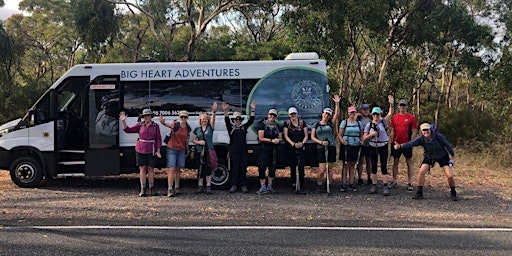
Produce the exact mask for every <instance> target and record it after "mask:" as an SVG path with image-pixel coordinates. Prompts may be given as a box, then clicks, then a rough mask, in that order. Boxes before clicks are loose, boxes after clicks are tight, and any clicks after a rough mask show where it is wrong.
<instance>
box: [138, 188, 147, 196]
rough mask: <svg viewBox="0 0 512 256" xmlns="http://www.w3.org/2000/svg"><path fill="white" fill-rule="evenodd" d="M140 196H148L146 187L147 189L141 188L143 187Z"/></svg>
mask: <svg viewBox="0 0 512 256" xmlns="http://www.w3.org/2000/svg"><path fill="white" fill-rule="evenodd" d="M139 196H140V197H145V196H146V189H145V188H141V189H140V193H139Z"/></svg>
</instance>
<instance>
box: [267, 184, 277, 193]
mask: <svg viewBox="0 0 512 256" xmlns="http://www.w3.org/2000/svg"><path fill="white" fill-rule="evenodd" d="M267 192H268V193H270V194H274V193H275V191H274V188H273V187H272V185H268V186H267Z"/></svg>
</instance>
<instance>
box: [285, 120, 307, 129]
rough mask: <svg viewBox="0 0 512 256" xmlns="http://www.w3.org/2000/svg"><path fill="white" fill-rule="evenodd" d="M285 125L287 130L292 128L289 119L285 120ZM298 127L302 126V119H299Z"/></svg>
mask: <svg viewBox="0 0 512 256" xmlns="http://www.w3.org/2000/svg"><path fill="white" fill-rule="evenodd" d="M285 126H287V128H288V130H290V129H292V122H290V120H288V121H286V123H285ZM298 127H301V128H302V127H304V120H301V119H299V126H298Z"/></svg>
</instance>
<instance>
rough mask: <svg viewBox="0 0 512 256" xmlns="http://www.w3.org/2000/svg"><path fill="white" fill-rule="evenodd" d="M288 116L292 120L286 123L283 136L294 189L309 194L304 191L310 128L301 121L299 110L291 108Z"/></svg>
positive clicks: (299, 192) (298, 192)
mask: <svg viewBox="0 0 512 256" xmlns="http://www.w3.org/2000/svg"><path fill="white" fill-rule="evenodd" d="M288 116H289V117H290V119H289V120H288V121H286V122H285V123H284V126H283V134H284V140H285V141H286V147H285V149H286V156H287V158H288V164H289V166H290V180H291V182H292V189H294V190H295V192H296V193H297V194H301V195H302V194H306V193H307V192H306V191H305V190H304V148H305V145H306V142H307V141H308V126H307V125H306V123H305V122H304V120H301V119H299V113H298V111H297V108H295V107H291V108H289V109H288ZM297 168H298V174H297ZM297 175H298V177H297ZM297 179H298V180H299V182H298V183H297Z"/></svg>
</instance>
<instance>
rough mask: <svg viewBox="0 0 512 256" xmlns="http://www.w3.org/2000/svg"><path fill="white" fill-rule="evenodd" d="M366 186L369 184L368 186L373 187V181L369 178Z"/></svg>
mask: <svg viewBox="0 0 512 256" xmlns="http://www.w3.org/2000/svg"><path fill="white" fill-rule="evenodd" d="M366 184H368V186H371V185H372V179H370V178H368V180H367V181H366Z"/></svg>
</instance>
